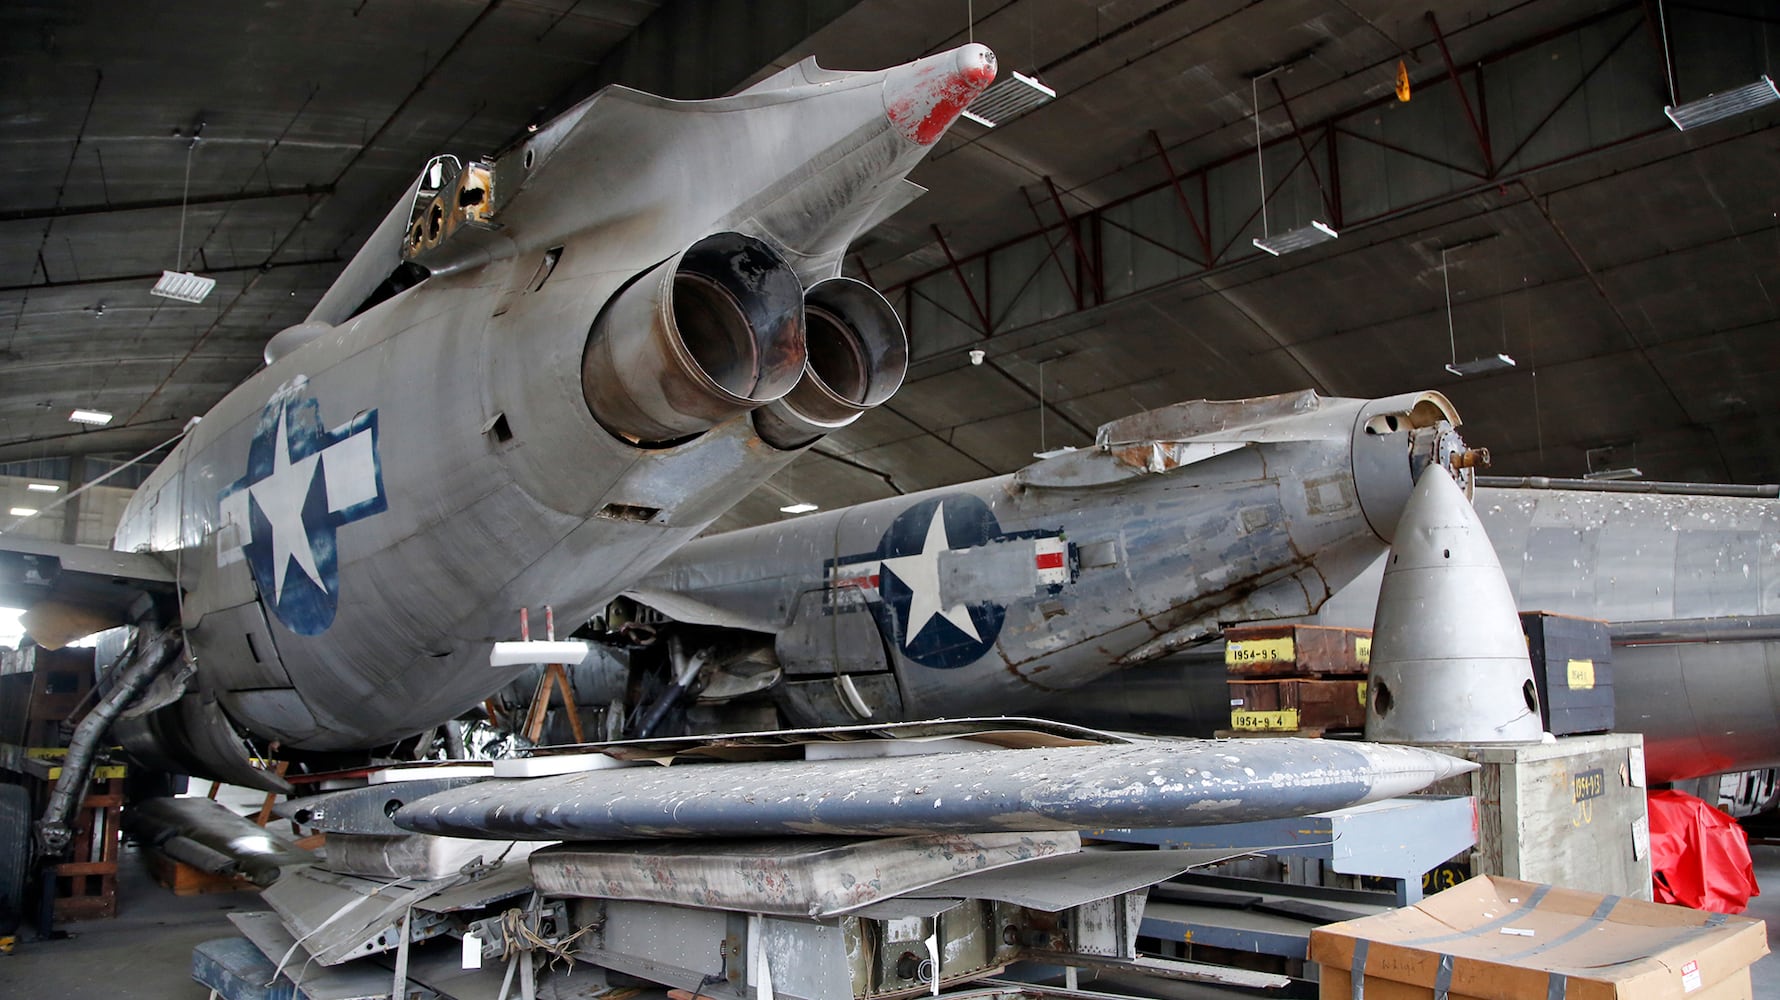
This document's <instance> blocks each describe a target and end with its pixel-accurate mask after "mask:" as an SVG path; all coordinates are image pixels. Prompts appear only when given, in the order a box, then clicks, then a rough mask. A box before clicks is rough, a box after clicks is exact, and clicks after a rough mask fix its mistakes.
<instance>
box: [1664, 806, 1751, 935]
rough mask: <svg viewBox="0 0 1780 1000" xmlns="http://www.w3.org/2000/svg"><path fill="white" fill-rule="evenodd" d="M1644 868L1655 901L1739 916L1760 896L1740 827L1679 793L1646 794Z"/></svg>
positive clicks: (1746, 844)
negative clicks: (1647, 842)
mask: <svg viewBox="0 0 1780 1000" xmlns="http://www.w3.org/2000/svg"><path fill="white" fill-rule="evenodd" d="M1650 870H1651V873H1652V874H1653V875H1654V876H1655V878H1654V881H1655V883H1656V901H1657V902H1659V903H1679V904H1681V905H1682V906H1691V907H1693V908H1694V909H1696V910H1711V911H1713V912H1714V913H1742V912H1743V911H1744V910H1745V909H1748V907H1749V897H1751V896H1757V895H1760V894H1761V888H1760V887H1759V886H1757V885H1756V884H1755V867H1754V865H1753V864H1752V863H1751V862H1750V860H1749V837H1748V835H1747V834H1745V833H1744V832H1743V828H1742V827H1741V826H1738V825H1737V821H1736V820H1734V819H1732V818H1730V817H1729V816H1727V815H1725V814H1724V813H1721V812H1719V811H1718V810H1717V809H1714V808H1712V807H1711V806H1709V805H1707V804H1706V803H1705V802H1703V801H1702V800H1700V799H1697V798H1694V797H1693V796H1692V795H1688V794H1685V793H1683V792H1676V791H1665V792H1651V793H1650Z"/></svg>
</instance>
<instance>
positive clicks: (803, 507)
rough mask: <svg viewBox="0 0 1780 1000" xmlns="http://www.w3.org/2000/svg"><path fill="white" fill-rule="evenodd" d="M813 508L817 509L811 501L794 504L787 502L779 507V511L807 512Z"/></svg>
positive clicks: (785, 512)
mask: <svg viewBox="0 0 1780 1000" xmlns="http://www.w3.org/2000/svg"><path fill="white" fill-rule="evenodd" d="M815 509H817V508H816V505H815V504H813V503H807V502H804V503H794V504H787V505H785V506H783V507H780V508H779V513H781V514H808V513H809V512H810V511H812V510H815Z"/></svg>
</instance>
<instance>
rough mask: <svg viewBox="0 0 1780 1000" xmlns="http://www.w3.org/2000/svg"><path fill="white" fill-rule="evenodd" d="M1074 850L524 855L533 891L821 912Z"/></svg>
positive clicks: (1015, 841) (805, 847)
mask: <svg viewBox="0 0 1780 1000" xmlns="http://www.w3.org/2000/svg"><path fill="white" fill-rule="evenodd" d="M1080 848H1081V837H1080V836H1079V835H1078V834H1076V833H1074V832H1059V833H988V834H973V835H947V836H929V837H887V838H868V839H846V838H826V837H825V838H808V837H797V838H783V839H776V840H753V841H736V842H728V843H712V842H708V841H707V842H692V843H667V844H655V843H644V844H616V845H611V846H599V845H591V844H565V845H561V846H558V847H550V848H545V849H544V850H541V851H538V852H537V853H535V854H533V855H532V859H531V869H532V879H533V881H534V882H535V884H536V885H537V888H538V889H539V891H541V892H545V893H548V894H553V895H565V896H581V897H589V898H603V899H632V900H638V901H643V902H654V903H671V904H675V905H679V906H695V907H704V908H710V909H726V910H740V911H744V912H749V913H767V914H774V915H780V916H796V917H829V916H836V915H839V914H842V913H846V912H848V911H851V910H855V909H858V908H859V907H861V906H866V905H868V904H872V903H881V902H883V901H884V900H888V899H893V898H895V897H897V896H900V895H903V894H904V893H908V892H911V891H913V890H917V889H920V888H922V887H925V886H930V885H933V884H934V883H936V882H946V881H947V880H950V879H954V878H956V877H957V876H959V875H962V874H965V873H968V872H982V871H986V870H991V869H1005V868H1024V867H1026V866H1027V865H1029V864H1031V863H1033V862H1034V861H1036V860H1038V859H1043V858H1052V857H1055V856H1057V855H1066V854H1072V853H1074V852H1075V851H1077V850H1079V849H1080ZM1013 877H1014V878H1018V877H1019V876H1017V875H1016V876H1013Z"/></svg>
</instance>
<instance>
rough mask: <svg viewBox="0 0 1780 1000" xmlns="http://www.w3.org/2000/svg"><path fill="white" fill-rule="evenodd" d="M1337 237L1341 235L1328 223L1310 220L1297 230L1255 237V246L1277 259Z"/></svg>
mask: <svg viewBox="0 0 1780 1000" xmlns="http://www.w3.org/2000/svg"><path fill="white" fill-rule="evenodd" d="M1339 235H1341V234H1340V233H1337V232H1336V231H1335V230H1334V228H1333V227H1331V226H1330V225H1329V224H1328V223H1325V222H1318V221H1316V220H1315V219H1312V220H1311V221H1310V225H1308V226H1300V227H1299V228H1297V229H1293V230H1290V231H1288V232H1283V233H1275V234H1274V235H1272V236H1257V237H1255V246H1258V247H1260V248H1261V249H1263V250H1265V251H1267V252H1268V253H1270V254H1272V255H1273V256H1275V257H1278V256H1280V255H1281V254H1288V253H1291V252H1293V251H1294V250H1303V249H1304V248H1305V247H1313V246H1316V245H1317V244H1318V243H1327V242H1329V241H1330V240H1332V239H1334V238H1336V237H1337V236H1339Z"/></svg>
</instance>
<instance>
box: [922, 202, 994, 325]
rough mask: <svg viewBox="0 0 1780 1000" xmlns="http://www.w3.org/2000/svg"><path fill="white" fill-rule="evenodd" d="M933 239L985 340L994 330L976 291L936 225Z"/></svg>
mask: <svg viewBox="0 0 1780 1000" xmlns="http://www.w3.org/2000/svg"><path fill="white" fill-rule="evenodd" d="M933 238H934V239H936V240H938V241H939V248H940V249H941V250H943V251H944V252H945V255H946V260H947V261H948V262H950V264H951V265H952V273H953V274H955V275H957V276H958V284H959V286H960V287H962V288H963V289H964V296H965V298H968V299H969V300H970V308H971V310H972V311H973V312H975V313H976V314H977V320H978V322H980V323H981V324H982V325H981V326H980V327H978V329H979V330H981V331H982V334H983V338H984V339H985V340H987V339H988V338H989V337H990V336H992V335H993V334H994V328H993V327H992V326H991V325H990V323H989V313H988V312H987V311H985V310H984V309H983V304H982V303H981V302H979V301H977V293H976V289H974V288H972V287H970V279H968V278H966V277H965V276H964V268H963V267H962V266H960V265H959V263H958V258H957V257H955V256H953V255H952V247H951V245H950V244H948V243H947V242H946V235H945V234H944V233H942V232H940V231H939V225H938V224H937V223H936V224H934V227H933Z"/></svg>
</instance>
